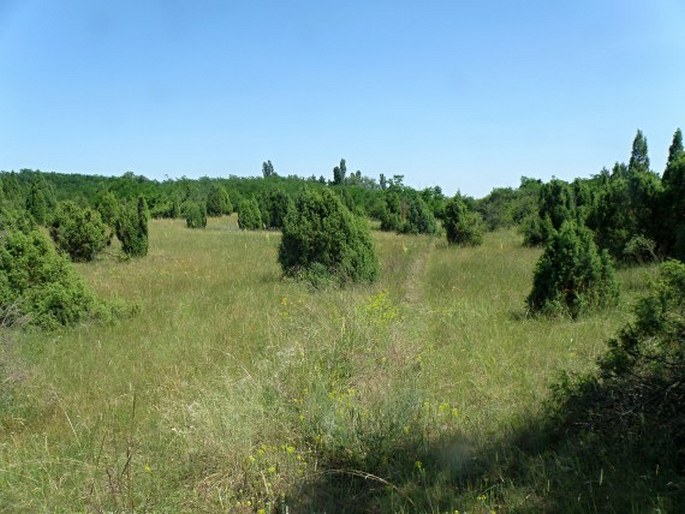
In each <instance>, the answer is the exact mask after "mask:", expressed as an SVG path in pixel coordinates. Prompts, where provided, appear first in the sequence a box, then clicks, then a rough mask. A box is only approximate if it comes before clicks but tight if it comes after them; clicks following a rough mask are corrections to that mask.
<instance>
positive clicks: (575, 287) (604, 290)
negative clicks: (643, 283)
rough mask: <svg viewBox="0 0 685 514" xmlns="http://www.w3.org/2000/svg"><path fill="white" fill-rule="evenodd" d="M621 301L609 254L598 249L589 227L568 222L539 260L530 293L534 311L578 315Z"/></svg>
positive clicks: (555, 235) (530, 302) (530, 304)
mask: <svg viewBox="0 0 685 514" xmlns="http://www.w3.org/2000/svg"><path fill="white" fill-rule="evenodd" d="M617 301H618V284H617V282H616V278H615V276H614V268H613V265H612V263H611V258H610V257H609V255H608V253H607V252H606V251H602V252H601V253H600V252H598V251H597V246H596V245H595V242H594V240H593V235H592V232H591V231H590V230H589V229H588V228H586V227H583V226H578V225H577V224H576V223H575V222H569V221H566V222H564V223H563V224H562V226H561V228H560V229H559V231H558V232H557V231H555V232H554V234H553V235H552V237H551V238H550V240H549V241H548V242H547V246H546V248H545V252H544V253H543V255H542V256H541V257H540V260H539V261H538V263H537V266H536V269H535V276H534V278H533V289H532V291H531V293H530V295H529V296H528V306H529V308H530V310H531V311H532V312H535V313H538V312H542V313H556V314H559V313H565V314H569V315H571V316H572V317H574V318H575V317H577V316H578V315H580V314H581V313H583V312H586V311H589V310H592V309H596V308H600V307H605V306H610V305H614V304H616V303H617Z"/></svg>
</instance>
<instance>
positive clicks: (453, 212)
mask: <svg viewBox="0 0 685 514" xmlns="http://www.w3.org/2000/svg"><path fill="white" fill-rule="evenodd" d="M443 225H444V227H445V232H446V233H447V243H448V244H450V245H460V246H478V245H481V244H483V223H482V221H481V218H480V215H478V213H475V212H472V211H469V209H468V207H467V206H466V203H465V202H464V200H462V198H461V196H460V195H455V197H454V198H452V199H450V200H449V201H448V202H447V204H446V205H445V213H444V216H443Z"/></svg>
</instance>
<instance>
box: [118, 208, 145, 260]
mask: <svg viewBox="0 0 685 514" xmlns="http://www.w3.org/2000/svg"><path fill="white" fill-rule="evenodd" d="M117 238H118V239H119V241H121V250H122V251H123V252H124V253H125V254H126V255H128V256H130V257H143V256H145V255H147V252H148V212H147V203H146V202H145V198H143V197H142V196H140V197H139V198H138V202H137V204H136V206H135V207H123V208H122V209H121V211H120V217H119V221H118V222H117Z"/></svg>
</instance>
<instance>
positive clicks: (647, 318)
mask: <svg viewBox="0 0 685 514" xmlns="http://www.w3.org/2000/svg"><path fill="white" fill-rule="evenodd" d="M554 392H555V395H554V400H555V402H554V404H553V405H552V410H551V413H552V415H553V418H552V419H553V420H554V421H555V423H554V425H555V427H557V428H556V429H557V431H558V432H560V434H559V435H561V436H563V437H565V439H566V440H567V441H569V442H570V444H572V445H573V446H574V450H575V451H574V454H573V460H574V461H575V462H577V461H578V460H581V461H591V462H596V464H595V467H596V468H597V470H598V471H599V469H604V470H615V473H614V480H617V481H619V484H621V486H622V489H623V490H619V491H616V493H615V494H614V497H612V498H611V499H610V504H609V505H607V506H602V505H599V510H600V511H610V510H611V511H613V510H614V509H615V508H617V509H618V510H616V511H617V512H618V511H621V512H627V511H630V510H635V505H634V502H635V500H636V499H637V498H640V496H642V497H643V498H645V500H646V501H647V502H648V503H646V504H645V505H644V507H645V508H643V509H638V510H643V511H646V510H649V509H650V508H651V507H653V505H654V503H652V502H653V501H654V499H655V498H659V499H660V504H661V505H666V506H668V507H669V508H668V509H667V510H668V511H669V512H670V511H672V512H682V511H683V506H684V505H683V504H684V503H685V502H684V501H683V495H682V491H683V487H685V450H684V448H685V418H683V412H685V264H683V263H680V262H677V261H670V262H666V263H664V264H663V265H662V267H661V270H660V278H659V280H658V282H657V283H656V284H655V285H654V286H653V287H652V290H651V292H650V293H649V294H648V295H647V296H646V297H644V298H643V299H641V300H640V301H639V302H638V304H637V306H636V308H635V320H634V321H633V322H632V323H630V324H628V325H626V326H625V327H624V328H623V329H622V330H621V332H620V333H619V335H618V337H616V338H614V339H612V340H610V341H609V350H608V352H607V353H606V354H605V355H604V356H602V357H601V358H600V359H599V371H598V372H594V373H588V374H585V375H582V376H575V377H570V376H568V375H567V376H565V377H564V379H563V380H562V382H561V383H559V384H557V385H556V387H555V388H554ZM561 464H562V466H563V465H564V463H563V462H562V463H561ZM555 465H559V464H556V463H555ZM572 468H573V465H571V466H569V469H572ZM655 470H656V472H655ZM600 472H601V471H600ZM586 476H587V475H586ZM607 485H608V484H607ZM633 487H636V488H640V489H641V491H645V490H648V491H649V494H644V492H642V494H641V495H640V494H639V495H637V497H636V496H635V495H633V494H631V492H632V491H631V489H632V488H633ZM605 494H607V491H605V492H603V493H602V494H601V496H602V497H604V496H605ZM598 497H599V495H598ZM607 500H609V497H608V496H607ZM664 500H666V501H664ZM620 502H623V505H621V503H620Z"/></svg>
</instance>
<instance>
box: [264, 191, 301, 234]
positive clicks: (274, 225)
mask: <svg viewBox="0 0 685 514" xmlns="http://www.w3.org/2000/svg"><path fill="white" fill-rule="evenodd" d="M292 206H293V201H292V199H291V198H290V197H289V196H288V195H287V194H286V193H285V192H284V191H282V190H280V189H272V190H271V191H268V192H267V193H266V194H264V195H263V196H262V202H261V208H260V212H261V215H262V222H263V223H264V226H265V227H266V228H268V229H273V230H280V229H282V228H283V222H284V221H285V217H286V215H287V214H288V211H290V209H292Z"/></svg>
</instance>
